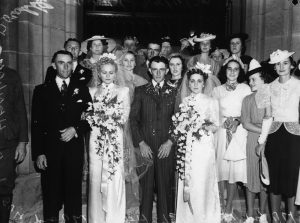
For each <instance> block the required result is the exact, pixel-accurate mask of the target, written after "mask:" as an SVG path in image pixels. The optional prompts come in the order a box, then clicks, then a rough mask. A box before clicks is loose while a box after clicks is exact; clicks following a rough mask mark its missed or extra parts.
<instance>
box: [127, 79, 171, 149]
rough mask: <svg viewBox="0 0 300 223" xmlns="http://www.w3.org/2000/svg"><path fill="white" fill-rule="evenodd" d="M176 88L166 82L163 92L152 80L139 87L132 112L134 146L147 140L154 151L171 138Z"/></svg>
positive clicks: (136, 90)
mask: <svg viewBox="0 0 300 223" xmlns="http://www.w3.org/2000/svg"><path fill="white" fill-rule="evenodd" d="M176 92H177V91H176V88H174V87H171V86H170V85H168V84H167V83H166V82H165V83H164V85H163V87H162V89H161V94H157V93H156V92H155V89H154V86H153V84H152V82H149V83H148V84H146V85H143V86H140V87H137V88H136V89H135V92H134V100H133V103H132V106H131V112H130V126H131V129H132V138H133V143H134V146H136V147H138V145H139V143H140V142H141V141H145V142H146V143H147V144H148V145H149V146H150V147H151V149H152V150H153V151H157V150H158V148H159V147H160V145H161V144H163V143H164V142H166V141H167V140H168V139H171V137H170V134H169V130H170V127H171V124H172V115H173V114H174V105H175V97H176Z"/></svg>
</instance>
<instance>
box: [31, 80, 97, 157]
mask: <svg viewBox="0 0 300 223" xmlns="http://www.w3.org/2000/svg"><path fill="white" fill-rule="evenodd" d="M91 100H92V99H91V96H90V94H89V91H88V88H87V87H86V86H84V85H82V84H81V83H79V82H78V81H77V80H76V79H75V78H74V76H73V77H72V78H71V80H70V83H69V86H68V91H67V94H66V96H64V97H62V95H61V92H60V91H59V89H58V87H57V84H56V81H55V78H53V79H52V80H50V81H49V82H46V83H44V84H41V85H38V86H36V88H35V89H34V93H33V99H32V129H31V138H32V140H31V142H32V145H31V147H32V158H33V160H36V158H37V157H38V156H39V155H42V154H45V155H47V154H49V153H56V150H59V149H60V147H61V146H68V147H73V149H74V150H75V149H83V134H84V133H85V132H87V131H89V129H90V127H89V124H88V123H87V121H85V120H81V114H82V112H83V111H85V110H86V109H87V107H88V102H91ZM70 126H73V127H74V128H75V129H76V132H77V135H78V137H77V138H75V137H74V138H73V139H72V140H71V141H69V142H67V143H62V141H61V140H60V132H59V130H62V129H65V128H68V127H70ZM78 147H79V148H78Z"/></svg>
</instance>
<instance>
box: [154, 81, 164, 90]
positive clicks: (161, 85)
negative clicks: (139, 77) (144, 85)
mask: <svg viewBox="0 0 300 223" xmlns="http://www.w3.org/2000/svg"><path fill="white" fill-rule="evenodd" d="M164 83H165V81H164V80H163V81H161V82H160V83H159V86H160V88H162V87H163V86H164ZM152 84H153V87H155V86H156V85H157V84H158V83H157V82H156V81H155V80H153V79H152Z"/></svg>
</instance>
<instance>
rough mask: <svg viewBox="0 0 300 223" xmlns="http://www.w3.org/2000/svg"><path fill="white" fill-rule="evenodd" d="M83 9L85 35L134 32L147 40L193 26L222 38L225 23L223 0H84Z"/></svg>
mask: <svg viewBox="0 0 300 223" xmlns="http://www.w3.org/2000/svg"><path fill="white" fill-rule="evenodd" d="M84 11H85V12H84V37H85V38H88V37H90V36H92V35H105V36H108V37H112V38H116V39H119V40H122V39H123V38H124V36H126V35H134V36H136V37H137V38H138V39H139V40H140V42H141V43H147V41H148V40H153V39H157V38H161V37H162V36H166V35H168V36H170V37H171V38H173V39H175V40H179V39H181V38H183V37H187V36H188V33H189V30H191V29H194V30H195V31H196V32H198V33H199V32H210V33H214V34H216V35H217V37H218V38H217V39H218V40H217V41H218V42H223V41H222V40H223V39H224V37H225V30H226V24H227V23H226V19H227V18H226V17H227V16H226V1H225V0H88V1H86V2H85V9H84Z"/></svg>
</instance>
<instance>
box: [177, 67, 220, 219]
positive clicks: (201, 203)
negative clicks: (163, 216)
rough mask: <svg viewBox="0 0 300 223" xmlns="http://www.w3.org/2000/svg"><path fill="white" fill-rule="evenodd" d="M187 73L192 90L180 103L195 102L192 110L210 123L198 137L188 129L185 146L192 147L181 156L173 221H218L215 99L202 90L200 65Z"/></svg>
mask: <svg viewBox="0 0 300 223" xmlns="http://www.w3.org/2000/svg"><path fill="white" fill-rule="evenodd" d="M187 77H188V83H187V85H188V87H189V89H190V90H191V92H192V93H191V95H189V96H188V97H186V98H184V99H183V104H189V103H192V104H194V105H195V106H194V110H196V112H197V113H198V114H199V115H200V117H202V118H204V119H207V120H210V122H211V123H212V124H210V125H207V126H206V127H204V128H205V130H206V131H208V132H209V134H208V135H206V134H204V135H203V136H202V137H201V139H200V140H197V139H196V140H194V141H192V140H189V132H188V133H187V139H186V142H187V143H186V146H187V148H188V147H189V148H191V154H190V156H187V153H186V154H185V157H184V159H183V160H185V161H183V162H185V168H184V170H183V171H184V177H183V179H182V178H180V179H179V182H178V196H177V211H176V223H183V222H184V223H194V222H197V223H208V222H209V223H220V222H221V208H220V200H219V192H218V181H217V170H216V162H215V149H214V135H213V132H215V131H216V130H217V128H218V126H219V107H218V102H217V100H215V99H212V98H211V97H209V96H206V95H204V94H203V93H202V92H203V88H204V86H205V81H206V80H207V74H206V73H204V72H203V71H202V70H200V69H191V70H189V71H188V72H187ZM190 135H191V134H190ZM177 157H178V156H177ZM188 157H191V159H190V160H189V158H188Z"/></svg>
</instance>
